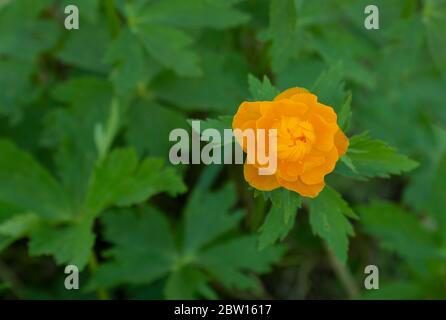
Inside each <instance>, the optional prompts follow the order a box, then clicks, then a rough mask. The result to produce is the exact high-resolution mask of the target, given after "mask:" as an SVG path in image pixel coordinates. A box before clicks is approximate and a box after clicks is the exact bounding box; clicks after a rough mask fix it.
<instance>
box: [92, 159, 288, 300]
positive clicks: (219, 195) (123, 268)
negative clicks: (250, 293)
mask: <svg viewBox="0 0 446 320" xmlns="http://www.w3.org/2000/svg"><path fill="white" fill-rule="evenodd" d="M218 172H219V169H218V168H217V167H210V168H208V170H207V171H206V173H205V174H204V175H203V176H202V177H201V179H200V181H199V182H198V184H197V187H196V189H195V190H194V193H193V195H192V198H191V199H190V200H189V203H188V204H187V205H186V209H185V212H184V218H183V219H184V221H183V223H182V230H181V231H180V232H179V235H180V238H181V241H180V243H181V246H180V247H179V248H177V247H176V245H175V243H174V240H173V236H172V235H171V231H170V230H169V229H170V228H169V227H168V223H167V221H166V219H165V218H164V216H163V215H162V214H161V213H159V212H157V211H156V210H154V209H150V208H146V209H144V210H143V211H142V212H138V213H139V214H135V213H133V214H132V213H130V212H116V213H111V214H109V215H107V216H106V217H105V222H106V238H107V239H108V240H109V241H110V242H112V243H114V244H115V245H114V246H113V247H112V249H111V250H109V252H108V254H107V255H108V257H111V258H112V259H111V260H109V261H108V262H106V263H105V264H103V265H101V266H100V267H99V269H98V272H97V274H96V275H95V276H94V278H93V280H92V282H91V283H90V285H89V288H90V289H92V288H96V287H109V286H116V285H118V284H121V283H151V282H153V281H154V280H156V279H159V278H161V277H164V276H166V275H169V274H170V275H169V276H168V282H167V284H166V288H165V292H166V295H167V297H168V298H182V299H184V298H195V297H199V296H200V297H201V296H204V297H208V298H213V297H215V293H214V292H213V290H212V289H210V287H208V285H207V283H208V282H209V280H210V279H211V278H212V277H213V278H214V280H217V281H220V282H221V283H222V284H223V285H225V286H227V287H229V288H232V287H235V288H240V289H247V288H258V284H257V282H256V281H254V280H253V278H252V277H251V276H250V275H248V273H250V272H258V273H263V272H266V271H268V270H269V268H270V265H271V264H272V263H273V262H275V261H277V259H279V258H280V256H281V255H282V253H283V248H281V247H272V248H269V249H267V250H264V251H258V250H257V248H256V238H255V237H240V236H237V235H236V233H235V231H236V226H237V224H238V221H239V220H240V215H239V214H237V213H230V212H229V211H230V207H232V201H231V197H233V199H234V200H235V197H234V196H231V195H230V194H231V193H232V194H234V189H233V188H232V187H230V186H229V187H225V188H222V189H221V190H218V191H215V192H209V191H208V190H209V188H210V185H211V184H212V182H213V181H214V179H215V177H216V175H217V174H218ZM124 230H126V231H124ZM229 231H232V232H233V233H231V235H229ZM128 234H131V236H130V237H129V236H128ZM223 234H225V235H227V237H222V236H223ZM141 257H143V259H141ZM221 261H224V263H221ZM185 274H189V275H192V277H191V278H188V279H185V278H184V276H185ZM204 274H206V275H211V277H204ZM185 286H187V287H185Z"/></svg>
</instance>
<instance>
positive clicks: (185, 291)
mask: <svg viewBox="0 0 446 320" xmlns="http://www.w3.org/2000/svg"><path fill="white" fill-rule="evenodd" d="M207 283H208V277H207V276H206V275H205V274H204V273H203V272H201V271H199V270H197V269H194V268H191V267H186V268H182V269H179V270H177V271H174V272H173V273H172V274H171V275H170V276H169V278H168V279H167V283H166V288H165V295H166V298H167V299H172V300H178V299H186V300H191V299H198V298H200V297H206V298H208V299H217V296H216V295H215V293H214V291H213V290H212V289H211V288H209V286H208V284H207Z"/></svg>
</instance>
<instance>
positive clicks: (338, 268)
mask: <svg viewBox="0 0 446 320" xmlns="http://www.w3.org/2000/svg"><path fill="white" fill-rule="evenodd" d="M325 249H326V251H327V254H328V259H329V261H330V265H331V267H332V268H333V271H334V272H335V273H336V275H337V277H338V279H339V281H340V282H341V284H342V286H343V287H344V289H345V291H346V292H347V295H348V298H349V299H351V300H356V299H358V297H359V288H358V286H357V285H356V282H355V279H354V278H353V275H352V274H351V272H350V270H349V269H348V268H347V267H346V266H345V265H343V264H342V263H341V261H339V259H338V258H337V257H336V256H335V255H334V254H333V252H331V250H330V249H329V248H328V247H327V245H325Z"/></svg>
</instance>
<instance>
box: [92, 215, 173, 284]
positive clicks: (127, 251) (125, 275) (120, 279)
mask: <svg viewBox="0 0 446 320" xmlns="http://www.w3.org/2000/svg"><path fill="white" fill-rule="evenodd" d="M102 220H103V222H104V224H105V236H106V239H107V240H109V241H110V242H112V243H113V244H114V247H113V248H112V249H111V250H109V251H108V253H107V256H108V257H109V258H113V259H112V260H111V261H110V260H109V261H108V262H106V263H104V264H102V265H100V266H99V268H98V270H97V272H96V274H95V275H94V277H93V279H92V281H91V282H90V283H89V284H88V287H89V288H92V287H96V286H99V287H102V286H103V287H112V286H116V285H118V284H121V283H150V282H152V281H153V280H155V279H157V278H160V277H162V276H163V275H166V274H168V273H169V270H170V268H171V267H172V266H173V263H174V261H175V259H176V247H175V243H174V240H173V238H172V235H171V230H170V226H169V222H168V221H167V219H166V218H165V217H164V215H163V214H162V213H160V212H159V211H158V210H156V209H154V208H151V207H145V208H144V209H143V211H142V212H138V213H136V212H131V211H127V210H124V211H118V212H111V213H109V214H107V215H105V217H104V218H103V219H102Z"/></svg>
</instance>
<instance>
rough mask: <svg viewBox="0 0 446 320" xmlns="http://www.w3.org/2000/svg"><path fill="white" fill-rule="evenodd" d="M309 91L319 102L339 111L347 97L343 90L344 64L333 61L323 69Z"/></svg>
mask: <svg viewBox="0 0 446 320" xmlns="http://www.w3.org/2000/svg"><path fill="white" fill-rule="evenodd" d="M310 91H311V92H313V93H314V94H316V95H317V97H318V100H319V101H320V102H321V103H323V104H326V105H329V106H331V107H333V108H334V109H335V111H336V112H337V113H339V112H340V111H341V110H340V109H341V107H342V106H344V105H345V103H346V102H345V99H346V97H347V99H348V96H346V93H345V91H344V65H343V64H342V62H337V63H334V64H333V65H331V66H330V67H329V68H328V69H326V70H325V71H323V72H322V73H321V74H320V76H319V77H318V78H317V80H316V81H315V83H314V84H313V86H312V87H311V90H310ZM347 101H348V100H347ZM347 111H348V110H347Z"/></svg>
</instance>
